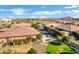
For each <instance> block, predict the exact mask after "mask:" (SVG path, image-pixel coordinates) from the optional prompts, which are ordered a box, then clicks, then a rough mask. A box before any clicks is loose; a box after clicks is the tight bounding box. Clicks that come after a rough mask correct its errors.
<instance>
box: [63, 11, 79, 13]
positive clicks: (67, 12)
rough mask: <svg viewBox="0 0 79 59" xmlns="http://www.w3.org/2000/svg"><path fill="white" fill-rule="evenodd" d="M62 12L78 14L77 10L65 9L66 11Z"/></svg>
mask: <svg viewBox="0 0 79 59" xmlns="http://www.w3.org/2000/svg"><path fill="white" fill-rule="evenodd" d="M63 12H64V13H68V14H79V10H67V11H63Z"/></svg>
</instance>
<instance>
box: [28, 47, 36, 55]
mask: <svg viewBox="0 0 79 59" xmlns="http://www.w3.org/2000/svg"><path fill="white" fill-rule="evenodd" d="M27 54H37V50H35V49H34V48H31V49H30V50H29V51H28V52H27Z"/></svg>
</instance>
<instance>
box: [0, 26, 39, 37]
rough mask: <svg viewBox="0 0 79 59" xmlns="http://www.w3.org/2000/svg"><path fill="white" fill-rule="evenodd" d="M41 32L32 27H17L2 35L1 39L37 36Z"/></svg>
mask: <svg viewBox="0 0 79 59" xmlns="http://www.w3.org/2000/svg"><path fill="white" fill-rule="evenodd" d="M38 33H39V32H38V31H37V30H35V29H34V28H32V27H17V28H10V29H8V30H7V31H5V32H2V33H0V38H5V37H16V36H27V35H37V34H38Z"/></svg>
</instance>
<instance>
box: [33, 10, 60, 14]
mask: <svg viewBox="0 0 79 59" xmlns="http://www.w3.org/2000/svg"><path fill="white" fill-rule="evenodd" d="M60 13H61V11H35V12H34V13H33V14H35V15H54V14H60Z"/></svg>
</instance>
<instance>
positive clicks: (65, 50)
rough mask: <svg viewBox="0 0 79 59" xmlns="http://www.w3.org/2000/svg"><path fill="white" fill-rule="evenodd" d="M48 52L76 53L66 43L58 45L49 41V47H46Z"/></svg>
mask: <svg viewBox="0 0 79 59" xmlns="http://www.w3.org/2000/svg"><path fill="white" fill-rule="evenodd" d="M46 53H48V54H59V53H62V54H63V53H64V54H66V53H67V54H71V53H74V50H73V49H71V48H70V47H68V46H67V45H65V44H61V45H56V44H53V43H52V44H51V43H50V42H49V43H48V45H47V47H46Z"/></svg>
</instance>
